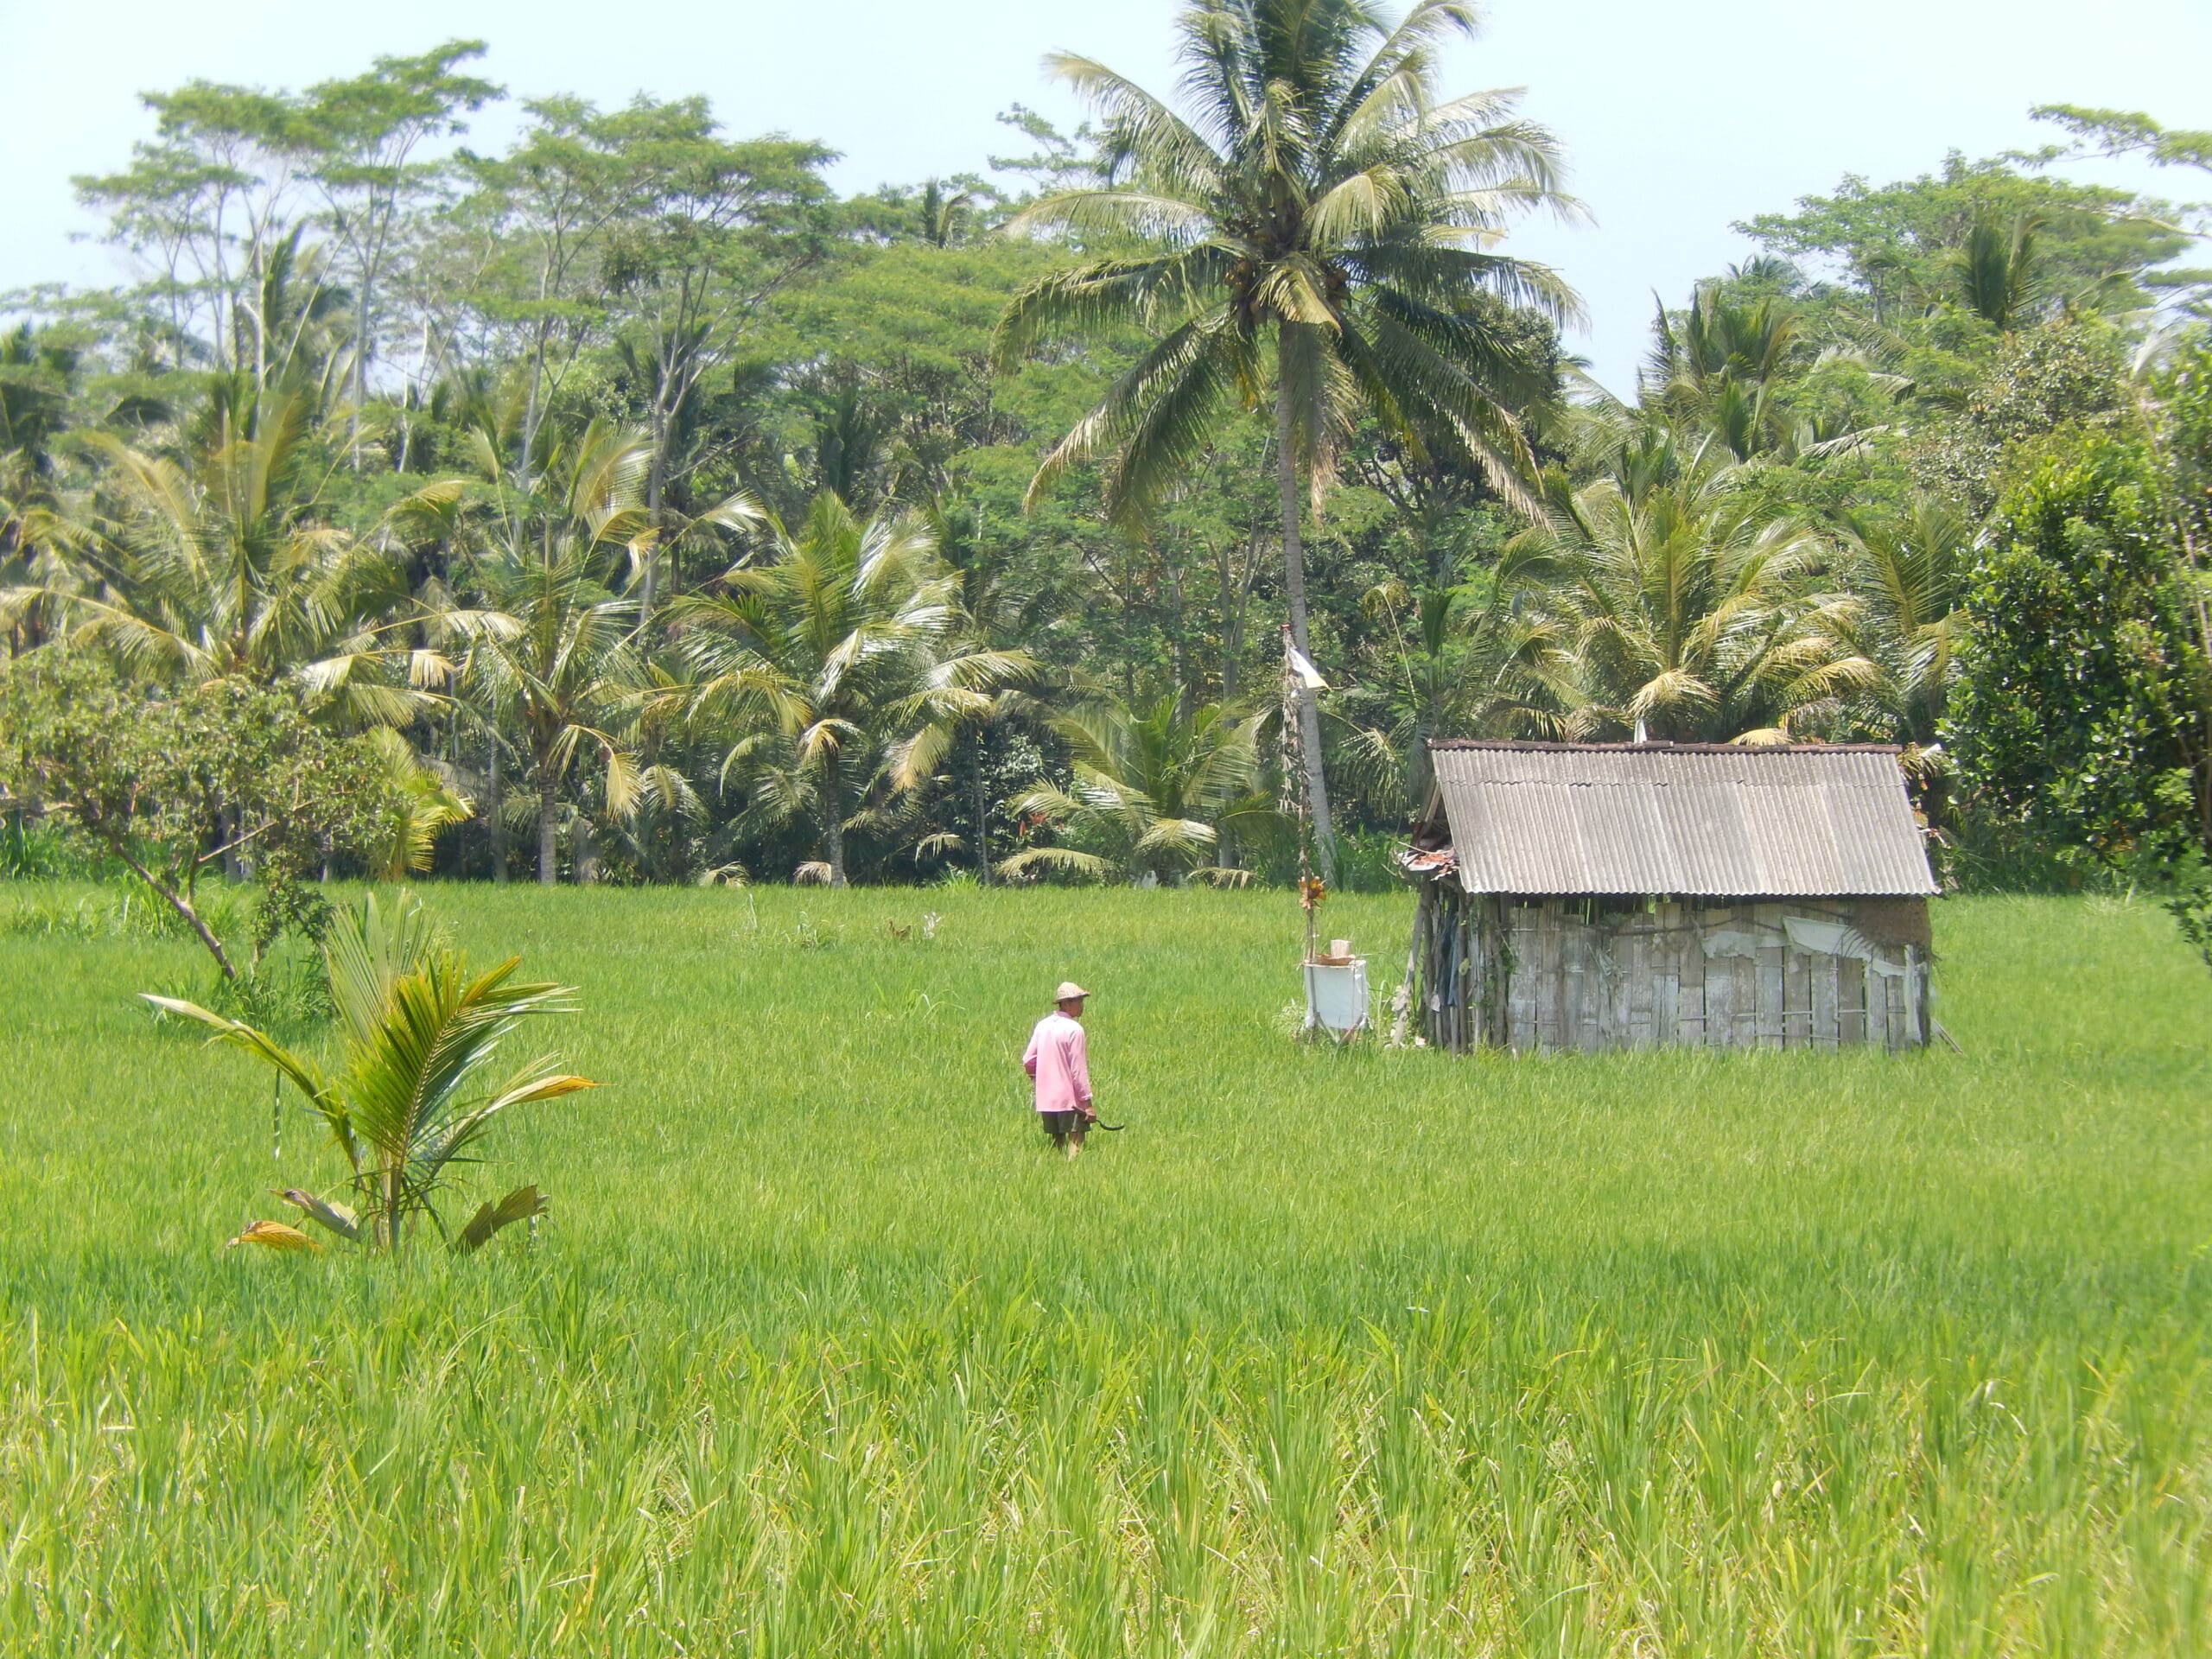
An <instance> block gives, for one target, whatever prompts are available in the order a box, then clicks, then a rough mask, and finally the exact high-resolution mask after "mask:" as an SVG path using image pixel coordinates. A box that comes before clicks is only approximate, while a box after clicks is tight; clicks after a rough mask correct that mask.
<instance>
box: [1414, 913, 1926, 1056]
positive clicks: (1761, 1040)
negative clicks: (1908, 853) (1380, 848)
mask: <svg viewBox="0 0 2212 1659" xmlns="http://www.w3.org/2000/svg"><path fill="white" fill-rule="evenodd" d="M1431 915H1432V920H1431V922H1430V924H1429V925H1427V926H1426V927H1425V928H1424V930H1423V935H1422V941H1421V949H1420V950H1419V952H1418V958H1419V960H1418V968H1419V971H1420V974H1421V986H1422V989H1421V997H1420V1000H1419V1006H1420V1007H1421V1008H1422V1010H1423V1012H1424V1015H1425V1023H1426V1027H1427V1039H1428V1040H1429V1041H1430V1042H1431V1043H1433V1044H1434V1045H1436V1046H1439V1047H1443V1048H1450V1049H1454V1050H1465V1049H1469V1048H1473V1047H1477V1046H1494V1047H1503V1048H1510V1049H1514V1050H1518V1051H1526V1052H1535V1051H1544V1050H1553V1049H1580V1050H1592V1049H1605V1048H1627V1047H1644V1046H1651V1045H1654V1044H1665V1043H1680V1044H1688V1045H1690V1046H1707V1047H1715V1048H1722V1047H1760V1048H1785V1047H1786V1048H1802V1047H1815V1048H1838V1047H1852V1046H1859V1045H1861V1044H1877V1045H1880V1046H1885V1047H1888V1048H1891V1049H1905V1048H1914V1047H1918V1046H1922V1045H1923V1044H1924V1043H1925V1042H1927V1040H1928V1033H1929V1030H1930V1027H1931V1021H1930V1019H1929V953H1928V950H1927V945H1926V940H1927V938H1928V918H1927V901H1926V900H1925V899H1904V900H1900V899H1896V898H1885V899H1762V900H1756V901H1752V900H1745V901H1740V902H1736V903H1723V902H1719V901H1713V900H1690V901H1688V902H1682V901H1675V900H1668V899H1593V898H1569V899H1560V898H1529V899H1518V898H1509V897H1503V896H1499V895H1495V894H1467V893H1460V892H1458V891H1456V890H1455V889H1454V888H1452V887H1451V886H1449V885H1448V884H1446V883H1439V884H1438V885H1437V887H1436V888H1435V890H1434V892H1433V912H1431ZM1793 924H1795V925H1793Z"/></svg>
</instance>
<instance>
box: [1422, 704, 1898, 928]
mask: <svg viewBox="0 0 2212 1659" xmlns="http://www.w3.org/2000/svg"><path fill="white" fill-rule="evenodd" d="M1431 751H1432V753H1433V759H1434V761H1435V768H1436V791H1437V798H1439V799H1440V802H1441V804H1442V806H1443V810H1444V812H1445V815H1446V818H1447V819H1448V821H1449V828H1450V831H1451V839H1452V846H1453V848H1454V849H1455V851H1456V854H1457V856H1458V859H1459V878H1460V880H1461V881H1462V883H1463V884H1464V885H1465V887H1466V888H1467V890H1468V891H1469V892H1471V893H1545V894H1553V893H1556V894H1569V893H1669V894H1681V895H1684V896H1706V897H1716V898H1717V897H1731V898H1746V897H1766V898H1810V897H1844V896H1859V895H1866V896H1872V895H1891V896H1905V895H1912V894H1927V893H1934V892H1936V883H1935V880H1933V878H1932V876H1931V875H1930V874H1929V868H1928V856H1927V852H1926V849H1925V847H1924V845H1923V841H1922V837H1921V834H1920V829H1919V826H1918V824H1917V823H1916V822H1915V820H1914V817H1913V813H1912V805H1911V803H1910V800H1909V799H1908V798H1907V797H1906V794H1905V787H1904V773H1903V772H1901V771H1900V770H1899V769H1898V766H1897V754H1896V751H1895V750H1893V749H1887V748H1876V747H1859V746H1850V745H1841V744H1837V745H1818V744H1789V745H1775V746H1772V747H1749V746H1735V745H1696V746H1693V745H1680V746H1677V745H1669V744H1637V745H1611V746H1609V745H1594V744H1593V745H1576V744H1557V743H1455V742H1437V743H1434V744H1433V745H1431Z"/></svg>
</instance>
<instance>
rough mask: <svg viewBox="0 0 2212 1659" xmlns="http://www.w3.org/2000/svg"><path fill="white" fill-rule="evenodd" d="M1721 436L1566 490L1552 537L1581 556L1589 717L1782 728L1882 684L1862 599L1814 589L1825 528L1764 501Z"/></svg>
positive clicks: (1580, 652)
mask: <svg viewBox="0 0 2212 1659" xmlns="http://www.w3.org/2000/svg"><path fill="white" fill-rule="evenodd" d="M1718 450H1719V446H1717V445H1711V446H1708V448H1706V449H1704V450H1700V451H1699V452H1698V453H1696V454H1694V455H1692V456H1690V457H1688V459H1687V460H1686V461H1681V462H1680V464H1679V465H1677V466H1675V467H1671V468H1668V467H1652V466H1647V465H1645V464H1643V463H1646V462H1648V461H1650V459H1651V458H1650V457H1649V455H1646V454H1633V455H1631V456H1630V457H1629V460H1630V466H1629V467H1627V468H1625V469H1624V474H1623V475H1619V476H1614V477H1607V478H1600V479H1599V480H1596V481H1595V482H1593V483H1591V484H1589V485H1586V486H1584V487H1583V488H1582V489H1581V490H1580V491H1578V492H1576V493H1574V494H1573V496H1572V497H1571V498H1570V499H1569V500H1568V502H1567V512H1566V514H1565V518H1566V523H1565V524H1563V526H1562V527H1561V529H1560V531H1559V532H1558V533H1557V536H1556V537H1555V538H1554V537H1552V535H1551V534H1550V533H1549V532H1544V531H1535V532H1531V533H1530V534H1531V536H1532V537H1537V538H1541V539H1543V540H1545V541H1547V542H1548V543H1550V544H1551V545H1552V546H1553V547H1554V550H1555V552H1556V555H1557V556H1559V557H1560V561H1561V563H1562V564H1563V565H1564V566H1565V567H1566V569H1567V571H1568V573H1569V575H1568V581H1567V585H1566V587H1565V588H1563V589H1562V591H1561V593H1560V595H1559V596H1558V599H1557V601H1555V602H1556V603H1557V604H1558V605H1559V606H1560V610H1561V612H1562V613H1563V614H1564V616H1565V618H1566V619H1567V620H1568V621H1569V622H1570V624H1571V626H1572V627H1573V644H1574V652H1575V656H1576V659H1577V662H1578V665H1579V675H1580V680H1581V687H1582V691H1583V695H1584V696H1586V698H1587V702H1586V705H1585V707H1584V708H1583V709H1582V710H1581V711H1580V713H1581V715H1582V719H1583V721H1584V723H1585V724H1586V726H1588V727H1590V728H1610V729H1613V730H1617V731H1621V732H1626V731H1630V730H1637V729H1644V730H1647V731H1648V733H1649V735H1651V736H1654V737H1664V738H1670V739H1675V740H1692V739H1699V740H1713V739H1719V740H1724V741H1725V740H1729V739H1733V738H1737V737H1739V736H1743V735H1745V734H1746V733H1748V732H1754V731H1760V730H1766V729H1773V728H1776V727H1777V725H1778V723H1779V722H1781V721H1784V720H1786V718H1787V716H1788V715H1789V714H1790V713H1791V712H1792V711H1793V710H1796V709H1801V708H1802V707H1804V706H1805V705H1807V704H1808V703H1812V702H1821V701H1824V700H1827V699H1830V698H1833V697H1836V696H1842V695H1844V694H1847V693H1849V692H1854V691H1863V690H1871V689H1872V687H1873V686H1874V684H1875V683H1877V681H1878V678H1879V670H1878V668H1877V667H1876V665H1875V664H1872V662H1870V661H1868V660H1867V659H1866V658H1865V657H1864V656H1862V655H1859V653H1857V652H1854V651H1853V650H1852V649H1850V647H1849V645H1848V643H1847V637H1846V632H1845V625H1846V623H1847V619H1848V606H1847V601H1843V600H1841V599H1839V598H1834V597H1824V596H1822V595H1820V594H1812V593H1810V592H1809V591H1808V588H1809V587H1810V584H1811V583H1812V582H1813V580H1814V579H1815V577H1817V576H1818V575H1821V573H1822V572H1823V571H1824V570H1825V569H1826V568H1827V562H1828V559H1829V556H1830V549H1829V546H1828V543H1827V541H1826V539H1825V538H1824V537H1821V536H1820V535H1818V534H1817V533H1816V532H1815V531H1812V530H1810V529H1809V528H1808V527H1807V526H1805V525H1803V524H1799V523H1797V522H1796V521H1793V520H1790V519H1788V518H1772V517H1770V516H1769V515H1768V514H1767V513H1766V512H1763V511H1761V510H1760V507H1759V505H1758V500H1757V499H1756V497H1755V496H1754V495H1752V494H1751V493H1749V492H1747V491H1745V490H1744V489H1743V488H1742V487H1741V486H1742V484H1743V481H1744V480H1743V471H1744V469H1743V468H1742V467H1740V466H1738V464H1736V463H1734V462H1732V461H1727V460H1726V459H1725V457H1723V456H1722V455H1720V454H1719V453H1718Z"/></svg>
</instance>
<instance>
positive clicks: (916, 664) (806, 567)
mask: <svg viewBox="0 0 2212 1659" xmlns="http://www.w3.org/2000/svg"><path fill="white" fill-rule="evenodd" d="M775 537H776V549H775V554H774V556H773V558H772V561H771V562H769V563H766V564H761V565H750V566H741V567H740V568H738V569H734V570H731V571H730V572H728V574H727V575H724V576H723V577H722V579H721V591H720V592H718V593H712V594H698V595H695V596H693V597H691V598H690V599H688V600H683V601H678V602H677V605H676V606H675V607H672V608H673V609H674V611H675V613H676V614H677V617H678V619H679V621H680V625H681V626H682V627H683V630H684V632H683V636H682V639H683V652H684V654H685V655H686V657H687V658H689V660H690V664H692V666H693V669H694V671H695V673H696V680H695V683H694V685H695V689H694V690H693V692H692V706H693V709H694V711H695V713H696V716H697V717H698V718H700V719H701V720H703V721H709V722H710V723H714V724H718V725H721V726H725V727H728V728H734V729H735V730H736V732H737V733H738V735H737V736H736V738H735V741H733V742H732V743H731V745H730V747H729V750H728V756H727V758H726V759H725V760H724V762H723V766H722V777H723V779H724V781H725V783H728V782H730V781H737V782H740V783H741V784H743V785H745V787H746V788H747V791H748V793H749V796H750V800H749V803H748V805H747V817H748V818H750V819H751V820H752V821H753V823H755V824H756V825H758V826H760V827H762V828H773V827H781V826H784V825H788V824H791V823H807V824H811V825H812V826H813V828H814V829H815V831H816V833H817V836H818V837H819V851H820V853H821V855H822V856H821V858H820V860H819V861H818V870H819V874H821V875H822V877H823V879H824V880H827V881H828V882H829V885H830V886H832V887H843V886H844V885H845V884H846V880H847V872H846V847H845V832H846V831H847V829H849V828H851V827H852V826H853V824H854V823H855V820H856V819H857V818H859V817H861V814H862V813H863V810H864V809H865V806H866V804H867V802H868V798H869V797H870V796H871V794H872V793H874V792H875V791H879V790H885V789H887V790H889V791H893V792H894V793H895V792H899V791H901V790H902V789H905V788H907V787H911V786H912V784H913V783H914V782H915V781H917V779H916V778H915V777H914V776H912V775H911V773H902V772H901V771H900V764H901V762H902V761H906V760H911V759H912V756H911V753H910V751H911V748H912V741H913V739H914V737H915V735H916V734H918V733H920V732H922V731H924V730H925V728H933V727H934V728H944V726H946V725H947V724H948V723H952V722H957V718H958V717H959V715H961V714H962V713H963V711H965V710H968V709H969V708H970V707H971V706H972V702H973V700H974V699H975V698H976V697H978V696H987V695H988V693H990V692H991V691H993V690H995V689H996V688H997V687H1000V686H1001V685H1003V684H1006V683H1008V682H1010V681H1011V680H1013V679H1014V678H1016V677H1019V676H1020V675H1021V674H1023V673H1025V672H1027V669H1028V663H1027V658H1023V657H1021V656H1020V655H1019V654H1018V653H1014V652H1005V651H998V650H994V649H990V648H988V647H987V646H983V645H977V644H976V643H975V642H973V641H972V640H963V638H962V636H961V633H960V631H959V624H960V620H961V619H960V612H959V608H958V605H957V597H958V594H959V583H958V582H957V578H956V576H955V575H954V574H953V573H952V572H951V571H950V570H949V569H946V567H945V566H944V563H943V561H942V560H941V559H939V557H938V551H937V541H936V537H935V536H934V535H933V534H932V533H931V530H930V527H929V525H928V524H927V523H926V521H925V520H924V519H923V518H920V517H918V515H915V514H912V513H906V512H891V511H888V510H887V511H886V512H881V513H879V514H878V515H876V517H874V518H872V519H870V520H869V521H868V522H867V523H865V524H863V523H862V522H861V520H860V519H858V518H855V516H854V514H853V512H852V511H851V509H850V508H849V507H847V506H846V505H845V504H844V503H843V502H842V501H841V500H839V499H837V498H836V496H835V495H832V494H829V493H824V494H823V495H820V496H818V497H817V498H816V499H815V502H814V505H813V506H812V507H811V508H810V510H809V512H808V513H807V516H806V519H805V522H804V524H802V525H801V527H800V528H799V530H798V532H797V533H796V534H793V533H791V531H787V530H785V528H784V527H783V526H781V525H778V526H776V527H775Z"/></svg>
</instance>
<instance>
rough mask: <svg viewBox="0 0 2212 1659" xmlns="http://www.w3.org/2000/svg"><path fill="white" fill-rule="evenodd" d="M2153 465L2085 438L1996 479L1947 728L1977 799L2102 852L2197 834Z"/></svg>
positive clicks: (2151, 855) (2182, 631)
mask: <svg viewBox="0 0 2212 1659" xmlns="http://www.w3.org/2000/svg"><path fill="white" fill-rule="evenodd" d="M2160 496H2161V488H2160V480H2159V479H2158V473H2157V470H2156V468H2155V467H2154V466H2153V465H2152V461H2151V459H2150V457H2149V456H2147V455H2146V454H2145V453H2144V451H2143V450H2142V449H2141V448H2139V447H2136V446H2131V445H2126V444H2123V443H2120V442H2114V441H2104V442H2095V443H2092V444H2088V445H2085V446H2084V447H2083V448H2082V449H2081V450H2079V451H2078V452H2076V453H2073V454H2060V455H2053V456H2050V457H2048V458H2046V459H2044V460H2043V461H2041V462H2040V463H2039V464H2037V465H2036V466H2035V467H2033V468H2032V470H2031V471H2030V472H2029V474H2027V475H2026V476H2025V477H2024V479H2022V480H2020V481H2019V482H2018V484H2016V485H2015V486H2013V488H2012V490H2011V491H2010V492H2009V493H2007V495H2006V496H2005V500H2004V502H2003V503H2002V504H2001V505H2000V507H1999V512H1998V515H1997V518H1996V519H1995V521H1994V522H1993V526H1992V530H1991V532H1990V536H1989V549H1988V551H1987V552H1986V554H1985V556H1983V558H1982V559H1981V561H1980V563H1979V564H1978V565H1977V567H1976V569H1975V570H1974V574H1973V575H1972V577H1971V578H1970V579H1969V581H1968V583H1967V594H1966V600H1965V606H1964V609H1965V614H1966V627H1965V633H1964V638H1963V639H1962V641H1961V660H1962V664H1963V672H1962V675H1961V680H1960V683H1959V684H1958V686H1957V688H1956V690H1955V691H1954V693H1953V695H1952V697H1951V701H1950V705H1949V709H1948V714H1947V715H1946V718H1945V721H1944V725H1943V732H1944V738H1945V742H1946V745H1947V747H1948V748H1949V749H1950V751H1951V752H1952V753H1953V754H1954V755H1955V757H1956V759H1957V761H1958V765H1959V768H1960V771H1961V774H1962V776H1963V778H1964V779H1965V780H1966V782H1967V787H1968V788H1969V789H1970V791H1972V793H1973V797H1974V804H1975V806H1976V809H1977V810H1980V811H1982V812H1985V813H1987V814H1989V815H1991V816H1993V817H1996V818H1998V819H1999V820H2002V821H2009V822H2013V823H2020V824H2024V825H2026V826H2028V827H2029V828H2030V829H2032V830H2033V831H2035V832H2036V833H2037V834H2039V835H2041V836H2046V837H2048V838H2049V839H2050V840H2052V841H2054V842H2060V843H2063V844H2069V845H2075V846H2080V847H2084V848H2087V849H2091V850H2092V851H2094V853H2095V854H2097V855H2099V856H2101V857H2104V858H2107V859H2139V860H2141V861H2145V863H2147V864H2148V865H2150V866H2151V867H2152V868H2158V867H2162V866H2171V865H2173V864H2175V863H2176V862H2177V861H2180V860H2181V859H2182V858H2183V856H2184V855H2186V854H2187V853H2188V852H2190V850H2191V849H2196V848H2199V847H2201V846H2202V845H2203V844H2204V841H2205V829H2206V824H2207V818H2206V816H2205V798H2204V795H2203V792H2202V785H2201V783H2200V779H2201V777H2202V772H2201V770H2200V769H2201V768H2202V766H2203V764H2204V761H2205V757H2206V747H2205V728H2204V725H2203V721H2202V703H2201V702H2200V701H2199V695H2198V688H2199V687H2200V686H2201V685H2202V682H2203V676H2204V673H2205V664H2204V659H2203V654H2202V644H2201V642H2200V641H2199V639H2197V638H2196V636H2195V634H2194V633H2193V632H2192V630H2191V628H2190V622H2189V617H2188V613H2187V608H2186V607H2187V606H2188V602H2189V601H2188V595H2187V594H2186V592H2185V590H2184V589H2183V588H2182V587H2181V586H2180V585H2179V584H2178V583H2177V581H2176V577H2175V572H2174V569H2173V565H2172V562H2171V550H2170V548H2169V546H2168V544H2167V542H2166V537H2165V531H2166V526H2165V524H2164V523H2163V522H2162V513H2161V511H2160V508H2161V499H2160Z"/></svg>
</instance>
